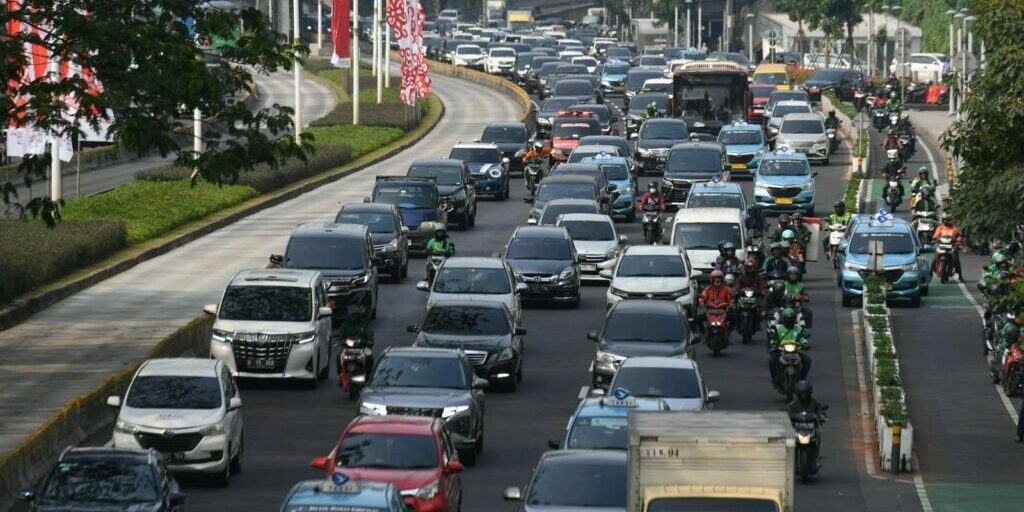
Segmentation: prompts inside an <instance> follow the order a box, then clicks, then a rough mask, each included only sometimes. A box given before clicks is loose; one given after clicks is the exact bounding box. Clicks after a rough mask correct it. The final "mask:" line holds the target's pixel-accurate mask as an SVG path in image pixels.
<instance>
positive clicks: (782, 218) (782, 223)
mask: <svg viewBox="0 0 1024 512" xmlns="http://www.w3.org/2000/svg"><path fill="white" fill-rule="evenodd" d="M792 226H793V224H792V223H791V222H790V220H789V214H787V213H783V214H782V215H779V221H778V223H777V224H775V231H774V233H772V238H774V239H775V241H780V240H782V233H783V232H785V231H786V230H787V229H790V228H791V227H792Z"/></svg>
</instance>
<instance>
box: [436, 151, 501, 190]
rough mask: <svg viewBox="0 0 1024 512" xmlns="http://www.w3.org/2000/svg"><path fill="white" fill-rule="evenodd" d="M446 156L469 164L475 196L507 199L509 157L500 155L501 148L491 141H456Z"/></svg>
mask: <svg viewBox="0 0 1024 512" xmlns="http://www.w3.org/2000/svg"><path fill="white" fill-rule="evenodd" d="M448 158H451V159H452V160H462V161H463V162H466V165H467V166H469V172H470V173H472V176H473V185H474V186H475V187H476V193H477V196H481V195H485V196H490V197H492V198H494V199H508V194H509V183H508V174H509V173H508V167H509V163H510V161H509V159H508V158H506V157H503V156H501V148H500V147H498V145H497V144H494V143H491V142H473V143H461V142H460V143H458V144H456V145H455V146H452V150H451V152H449V153H448Z"/></svg>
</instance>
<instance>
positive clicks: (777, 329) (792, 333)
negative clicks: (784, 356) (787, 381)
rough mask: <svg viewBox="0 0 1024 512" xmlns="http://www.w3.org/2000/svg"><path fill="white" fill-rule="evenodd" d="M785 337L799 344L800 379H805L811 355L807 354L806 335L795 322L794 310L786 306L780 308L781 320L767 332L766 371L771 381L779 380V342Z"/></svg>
mask: <svg viewBox="0 0 1024 512" xmlns="http://www.w3.org/2000/svg"><path fill="white" fill-rule="evenodd" d="M786 339H792V340H794V341H796V342H797V344H798V345H800V348H801V349H802V350H801V351H800V360H801V361H802V362H803V371H802V372H801V374H800V380H807V374H808V373H810V371H811V357H810V356H808V355H807V343H808V342H807V336H806V334H805V333H804V329H803V327H801V326H800V324H798V323H797V322H796V310H795V309H793V308H786V309H783V310H782V320H781V321H780V322H779V323H778V324H775V326H774V327H772V328H771V329H770V331H769V333H768V371H769V372H770V373H771V376H772V382H773V383H774V382H778V381H779V380H778V374H779V350H780V349H779V344H780V342H781V341H783V340H786Z"/></svg>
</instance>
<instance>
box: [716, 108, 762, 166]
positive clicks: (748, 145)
mask: <svg viewBox="0 0 1024 512" xmlns="http://www.w3.org/2000/svg"><path fill="white" fill-rule="evenodd" d="M718 143H719V144H721V145H723V146H725V156H726V158H727V159H728V160H729V165H730V167H732V172H730V173H729V175H730V176H731V177H733V178H737V177H740V176H747V177H750V178H753V177H754V172H755V171H756V170H757V166H758V165H760V164H761V157H762V156H764V154H765V152H766V151H768V138H767V137H765V136H764V130H763V129H762V128H761V125H757V124H747V123H745V122H743V121H737V122H735V123H733V124H731V125H726V126H723V127H722V131H720V132H719V133H718Z"/></svg>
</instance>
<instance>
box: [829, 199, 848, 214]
mask: <svg viewBox="0 0 1024 512" xmlns="http://www.w3.org/2000/svg"><path fill="white" fill-rule="evenodd" d="M832 209H834V210H835V211H836V213H838V214H842V213H843V212H845V211H846V203H844V202H842V201H836V202H834V203H832Z"/></svg>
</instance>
